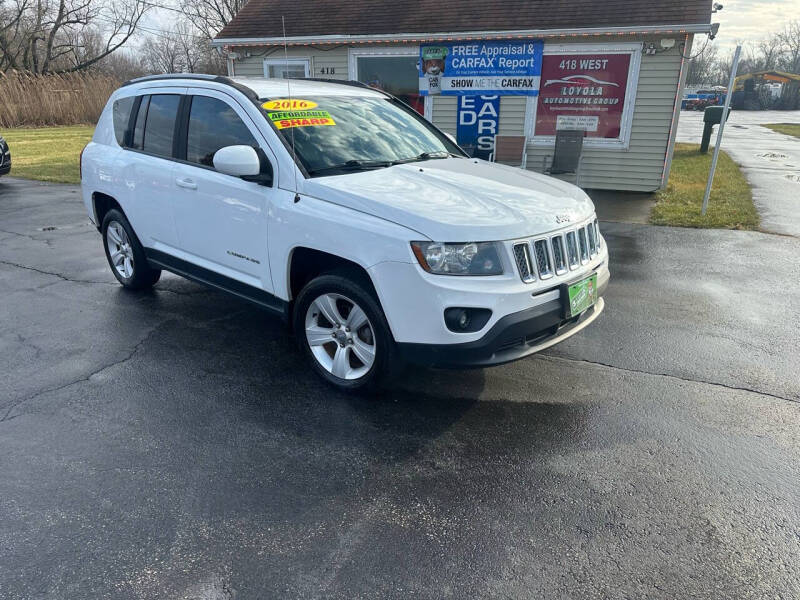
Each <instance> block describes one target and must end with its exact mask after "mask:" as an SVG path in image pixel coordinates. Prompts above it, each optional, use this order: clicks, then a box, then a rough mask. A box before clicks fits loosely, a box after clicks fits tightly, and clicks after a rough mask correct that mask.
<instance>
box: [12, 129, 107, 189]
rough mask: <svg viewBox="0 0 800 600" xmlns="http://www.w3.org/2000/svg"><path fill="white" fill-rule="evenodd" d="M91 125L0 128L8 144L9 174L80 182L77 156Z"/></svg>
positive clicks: (90, 131)
mask: <svg viewBox="0 0 800 600" xmlns="http://www.w3.org/2000/svg"><path fill="white" fill-rule="evenodd" d="M92 132H94V127H93V126H91V125H74V126H69V127H39V128H31V129H28V128H18V129H4V130H2V131H0V135H2V136H3V137H4V138H5V139H6V141H7V142H8V145H9V147H10V148H11V173H10V175H11V176H13V177H25V178H26V179H38V180H40V181H58V182H62V183H80V173H79V171H78V158H79V156H80V153H81V150H83V147H84V146H85V145H86V144H88V143H89V140H90V139H92Z"/></svg>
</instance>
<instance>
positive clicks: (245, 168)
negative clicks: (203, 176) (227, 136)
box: [213, 146, 261, 177]
mask: <svg viewBox="0 0 800 600" xmlns="http://www.w3.org/2000/svg"><path fill="white" fill-rule="evenodd" d="M213 163H214V168H215V169H216V170H217V171H219V172H220V173H225V174H226V175H233V176H234V177H255V176H257V175H260V174H261V161H260V160H259V158H258V154H257V153H256V151H255V150H254V149H253V148H251V147H250V146H225V147H224V148H220V149H219V150H217V151H216V152H215V153H214V159H213Z"/></svg>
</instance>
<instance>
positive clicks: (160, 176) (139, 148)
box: [119, 88, 186, 253]
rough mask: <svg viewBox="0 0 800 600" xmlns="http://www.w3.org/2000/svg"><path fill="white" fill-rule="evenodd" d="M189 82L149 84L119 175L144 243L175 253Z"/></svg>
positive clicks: (138, 107) (131, 216)
mask: <svg viewBox="0 0 800 600" xmlns="http://www.w3.org/2000/svg"><path fill="white" fill-rule="evenodd" d="M185 91H186V89H185V88H158V89H154V90H152V91H151V90H147V92H146V93H143V94H142V95H141V96H139V97H138V99H137V100H136V103H135V104H134V107H133V113H134V117H133V126H132V127H131V130H130V132H129V138H128V139H127V140H126V152H123V153H121V154H120V157H119V165H120V167H121V168H120V176H121V179H122V183H123V186H122V187H123V190H124V192H123V193H125V194H126V195H127V196H128V201H127V202H126V203H125V204H123V208H124V209H125V212H126V214H127V215H128V218H129V220H130V221H131V225H133V228H134V230H135V231H136V234H137V236H139V239H140V241H141V242H142V244H143V245H144V246H146V247H149V248H155V249H157V250H162V251H165V252H169V253H173V252H174V249H175V246H177V245H178V237H177V232H176V229H175V224H174V221H173V214H172V209H171V207H170V198H171V196H172V195H173V193H174V192H173V186H174V183H173V181H174V173H173V171H174V168H175V162H174V158H173V157H174V150H175V141H176V136H175V134H176V129H177V126H178V109H179V107H180V103H181V98H182V97H183V93H185Z"/></svg>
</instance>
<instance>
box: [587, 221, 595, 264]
mask: <svg viewBox="0 0 800 600" xmlns="http://www.w3.org/2000/svg"><path fill="white" fill-rule="evenodd" d="M586 233H587V234H588V235H589V255H590V256H596V255H597V235H596V234H595V231H594V223H589V224H588V225H587V226H586Z"/></svg>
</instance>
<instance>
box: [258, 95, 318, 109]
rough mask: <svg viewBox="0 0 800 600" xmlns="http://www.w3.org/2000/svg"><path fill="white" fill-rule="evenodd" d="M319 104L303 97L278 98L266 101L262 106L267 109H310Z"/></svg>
mask: <svg viewBox="0 0 800 600" xmlns="http://www.w3.org/2000/svg"><path fill="white" fill-rule="evenodd" d="M317 106H318V104H317V103H316V102H314V101H312V100H304V99H303V98H278V99H277V100H270V101H269V102H264V104H262V105H261V107H262V108H263V109H265V110H310V109H312V108H317Z"/></svg>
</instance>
